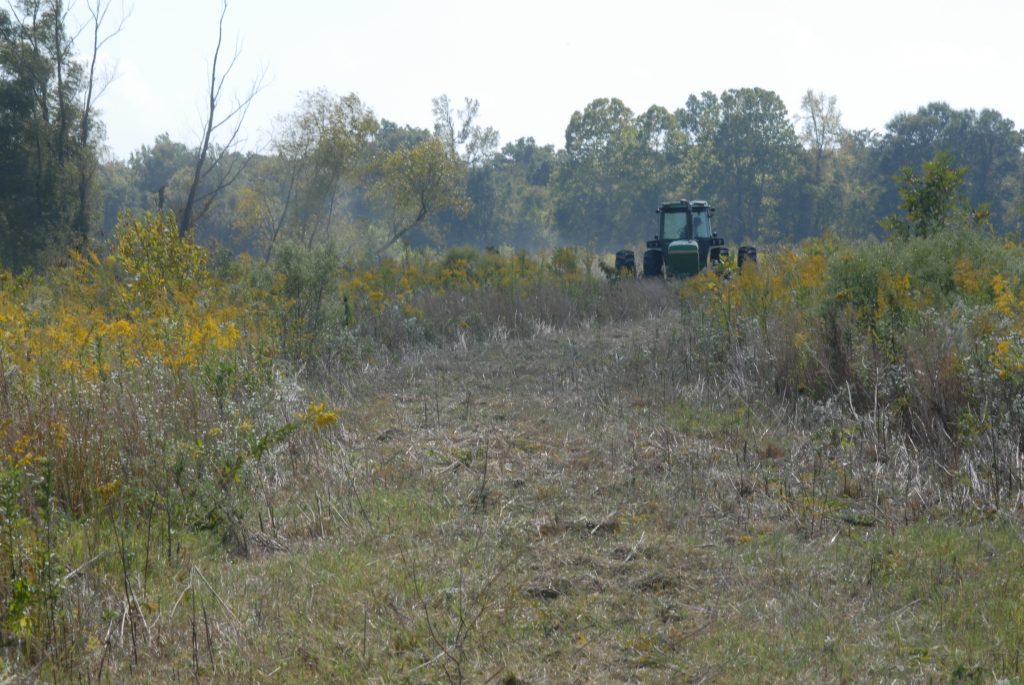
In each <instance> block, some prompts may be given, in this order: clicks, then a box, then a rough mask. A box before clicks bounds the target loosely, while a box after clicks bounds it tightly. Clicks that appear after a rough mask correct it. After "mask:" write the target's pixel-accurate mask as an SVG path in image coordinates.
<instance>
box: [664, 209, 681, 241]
mask: <svg viewBox="0 0 1024 685" xmlns="http://www.w3.org/2000/svg"><path fill="white" fill-rule="evenodd" d="M662 221H664V224H663V225H664V227H665V232H664V234H663V235H664V236H665V240H679V239H680V238H686V212H665V213H664V214H662Z"/></svg>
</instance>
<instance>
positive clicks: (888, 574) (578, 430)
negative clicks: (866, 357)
mask: <svg viewBox="0 0 1024 685" xmlns="http://www.w3.org/2000/svg"><path fill="white" fill-rule="evenodd" d="M666 316H667V317H668V318H669V320H671V317H672V314H671V313H669V314H667V315H666ZM675 316H676V317H677V318H678V315H677V314H676V315H675ZM670 331H671V327H670V326H669V327H666V326H664V325H660V324H657V323H656V322H655V321H653V320H644V321H638V322H632V323H629V324H625V325H614V324H613V325H604V326H600V327H591V326H584V327H581V328H576V329H572V330H553V329H552V330H538V331H537V332H536V334H535V335H532V336H530V337H528V338H526V339H522V340H511V341H505V340H497V341H491V342H486V343H482V344H479V345H473V346H464V347H456V348H445V349H430V350H424V351H421V352H420V353H418V354H415V355H412V356H410V357H408V358H406V359H403V360H401V361H400V362H397V363H390V364H388V365H386V366H383V367H378V366H373V365H367V366H365V367H362V368H358V369H349V370H346V371H338V372H336V373H329V374H325V376H324V379H325V381H324V382H325V388H324V389H325V391H326V393H327V395H328V396H329V397H331V399H332V403H333V404H335V405H337V406H341V407H343V408H344V409H343V411H342V416H341V420H340V422H339V423H338V424H336V425H335V426H334V427H333V428H331V429H329V430H327V431H323V432H321V433H318V434H316V435H315V436H310V437H309V438H308V439H306V440H304V441H302V442H300V443H298V444H296V445H295V446H294V449H293V450H292V451H290V452H289V453H282V454H279V455H277V457H276V459H277V460H278V462H279V463H278V464H276V465H275V468H273V469H271V470H270V471H269V473H274V472H279V473H280V474H281V476H282V478H285V479H287V480H288V481H289V482H290V486H289V488H288V489H287V490H285V491H280V492H277V493H276V494H275V495H274V497H275V499H276V501H275V502H274V504H273V505H272V507H270V508H268V509H267V510H266V511H264V512H262V513H261V514H260V516H259V520H260V522H261V524H262V525H263V530H262V531H260V532H255V531H254V533H253V535H252V539H251V540H249V541H248V543H247V547H248V554H247V555H241V554H231V553H226V552H224V551H219V550H218V548H217V546H216V545H215V546H214V547H213V548H210V547H209V543H204V542H203V538H201V537H199V538H191V541H190V544H192V545H195V547H186V548H184V549H179V550H177V551H176V553H175V554H174V555H173V561H172V562H171V563H170V567H171V568H168V569H166V570H167V571H173V573H163V574H161V573H159V572H158V571H157V570H155V568H153V569H149V570H147V571H144V570H143V565H144V561H145V563H147V564H150V565H151V566H153V567H156V566H158V565H163V564H166V563H167V561H166V559H161V558H159V557H160V553H158V552H157V551H155V549H154V550H153V551H150V550H149V549H148V548H147V547H146V545H147V536H145V535H141V534H137V535H134V536H129V537H128V539H127V541H126V545H127V549H126V550H124V558H125V559H127V561H126V562H125V563H126V565H127V566H126V568H125V566H124V565H122V560H121V559H104V560H101V561H98V562H96V564H95V565H94V566H93V568H92V569H90V570H89V571H88V572H83V573H81V574H80V575H79V577H80V578H81V579H82V581H81V582H82V584H81V586H80V587H77V588H75V591H74V593H73V594H74V595H75V596H76V601H79V602H89V601H91V598H92V597H94V596H95V595H100V596H103V595H109V596H112V597H116V596H117V595H118V591H117V587H118V584H120V583H123V582H127V583H129V584H130V585H131V588H132V589H131V592H132V602H133V603H137V607H138V608H137V609H135V610H134V611H132V612H128V613H127V614H125V613H122V612H120V611H119V610H118V609H117V606H116V605H115V606H113V607H111V608H110V611H108V612H107V618H106V619H105V620H104V621H103V622H102V623H98V624H95V625H91V626H88V625H87V626H81V627H79V629H80V630H85V631H86V632H89V631H95V632H94V634H93V636H92V637H90V638H89V639H88V640H87V649H86V651H85V653H84V654H81V655H79V656H78V657H77V658H78V659H79V660H78V661H77V662H75V663H68V664H66V665H67V666H70V667H71V672H70V673H69V675H73V677H75V678H78V679H80V680H81V681H82V682H89V681H90V680H93V681H95V680H101V681H102V680H107V679H110V680H114V681H120V680H133V679H137V678H141V679H144V680H148V681H168V682H173V681H185V680H198V681H199V682H210V681H213V682H239V681H243V682H244V681H249V682H310V681H316V680H320V681H325V682H327V681H341V682H344V681H353V682H354V681H369V682H437V681H441V682H447V681H462V680H464V681H466V682H485V681H488V680H489V681H490V682H505V683H514V682H615V681H637V682H665V681H678V682H687V681H694V682H700V681H742V680H746V679H748V678H749V677H751V676H752V675H753V674H756V675H757V677H759V678H764V679H770V680H787V681H790V680H797V681H801V680H802V681H808V682H810V681H823V680H825V681H827V680H836V681H849V680H863V681H878V680H891V679H898V680H907V679H910V680H914V679H928V678H941V679H953V680H957V679H963V680H968V681H971V680H978V681H988V680H990V679H992V678H994V677H1008V678H1011V679H1015V678H1019V677H1020V675H1021V670H1022V668H1024V666H1022V664H1021V654H1022V648H1024V605H1022V593H1024V577H1022V576H1021V574H1020V572H1019V569H1020V567H1021V563H1022V562H1024V547H1022V545H1021V534H1022V527H1021V525H1020V521H1019V519H1018V517H1017V516H1016V515H1015V514H1007V513H1003V512H1000V513H993V514H991V515H988V516H986V515H984V513H983V512H978V511H975V510H973V509H970V510H968V511H966V512H962V511H955V510H953V509H952V508H950V507H941V508H937V509H936V508H924V507H923V506H922V499H921V498H922V496H924V495H923V494H918V493H919V489H927V488H928V487H929V486H928V483H927V481H928V479H929V478H931V477H933V476H934V475H935V474H927V473H924V472H921V471H918V470H917V469H918V466H916V465H915V464H914V463H913V461H912V460H910V459H908V455H907V454H906V451H905V448H904V447H902V446H897V445H892V446H886V445H885V444H884V439H883V440H882V442H881V443H879V444H872V445H867V444H864V440H866V439H867V438H866V436H865V435H864V434H857V435H849V436H848V440H844V441H842V444H840V443H839V442H837V441H835V440H834V439H833V436H831V435H830V434H829V433H830V429H829V427H828V426H826V425H822V424H820V423H819V422H818V420H817V419H816V418H815V417H814V416H813V412H812V410H811V409H810V408H808V410H807V414H806V415H803V416H801V415H800V414H796V415H794V414H792V413H791V412H783V411H782V410H780V409H777V408H773V407H770V406H763V405H756V404H755V405H751V404H747V403H745V402H744V400H743V398H742V397H739V396H736V395H735V394H734V393H732V392H730V390H729V389H728V387H713V386H712V385H711V384H710V382H709V381H708V379H702V380H701V381H700V382H699V383H689V382H687V378H686V376H687V374H686V371H685V369H686V366H687V364H686V363H685V362H683V361H682V356H684V355H683V353H682V352H681V351H679V350H678V347H677V343H678V341H677V340H674V339H673V338H672V337H671V336H672V334H671V332H670ZM690 363H691V364H693V363H699V361H697V360H694V361H691V362H690ZM863 430H864V431H865V432H870V431H871V430H873V427H872V426H871V425H870V421H865V423H864V426H863ZM876 449H877V450H878V452H877V453H876V451H875V450H876ZM275 519H276V521H277V523H276V524H272V523H271V521H274V520H275ZM157 525H159V524H157ZM149 537H151V538H152V537H153V534H150V536H149ZM204 545H205V546H204ZM151 546H152V547H154V548H156V547H159V544H158V543H151ZM146 573H148V574H152V575H153V576H154V577H162V578H163V580H161V581H160V582H159V583H152V582H150V583H149V584H147V581H146V578H145V574H146ZM72 585H74V582H72ZM121 594H122V596H123V592H122V593H121ZM34 675H38V676H43V673H36V674H34Z"/></svg>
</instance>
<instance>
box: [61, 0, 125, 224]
mask: <svg viewBox="0 0 1024 685" xmlns="http://www.w3.org/2000/svg"><path fill="white" fill-rule="evenodd" d="M110 6H111V0H95V2H93V1H92V0H90V1H89V2H87V3H86V7H88V10H89V19H90V24H89V26H90V27H91V29H92V52H91V55H90V57H89V74H88V76H87V78H86V81H85V98H84V100H83V102H82V116H81V119H80V120H79V125H78V147H79V153H80V160H79V164H78V208H77V210H76V211H75V220H74V225H75V230H76V231H77V233H78V236H79V240H80V241H81V242H82V243H83V244H84V243H85V242H86V241H87V240H88V239H89V230H90V226H89V212H88V199H89V188H90V186H91V185H92V179H93V174H94V173H95V171H96V165H95V158H93V157H92V156H90V154H89V153H90V151H91V146H92V143H93V108H94V105H95V103H96V101H97V100H98V99H99V98H100V97H101V96H102V95H103V92H104V91H105V90H106V89H107V86H109V85H110V82H111V80H112V76H111V75H110V74H107V75H104V76H102V77H98V76H97V74H96V62H97V58H98V57H99V53H100V49H101V48H102V47H103V46H104V45H106V43H107V41H109V40H110V39H111V38H113V37H114V36H116V35H117V34H119V33H121V31H122V30H123V29H124V26H125V23H127V21H128V17H129V16H130V14H131V13H130V12H125V9H124V5H122V6H121V20H120V21H119V22H118V24H117V26H116V27H114V28H113V29H112V30H111V31H109V32H108V33H103V26H104V24H105V23H106V21H107V15H108V14H109V12H110Z"/></svg>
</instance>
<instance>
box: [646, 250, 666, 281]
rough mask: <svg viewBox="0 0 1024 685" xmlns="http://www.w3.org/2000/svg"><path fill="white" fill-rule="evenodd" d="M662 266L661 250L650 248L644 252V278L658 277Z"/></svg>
mask: <svg viewBox="0 0 1024 685" xmlns="http://www.w3.org/2000/svg"><path fill="white" fill-rule="evenodd" d="M663 266H664V260H663V259H662V256H661V250H655V249H650V250H647V251H646V252H644V278H660V277H661V275H662V267H663Z"/></svg>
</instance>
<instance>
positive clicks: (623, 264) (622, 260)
mask: <svg viewBox="0 0 1024 685" xmlns="http://www.w3.org/2000/svg"><path fill="white" fill-rule="evenodd" d="M615 273H616V274H617V275H619V276H622V275H625V274H628V275H630V276H636V257H635V256H634V254H633V251H632V250H619V251H618V252H616V253H615Z"/></svg>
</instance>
